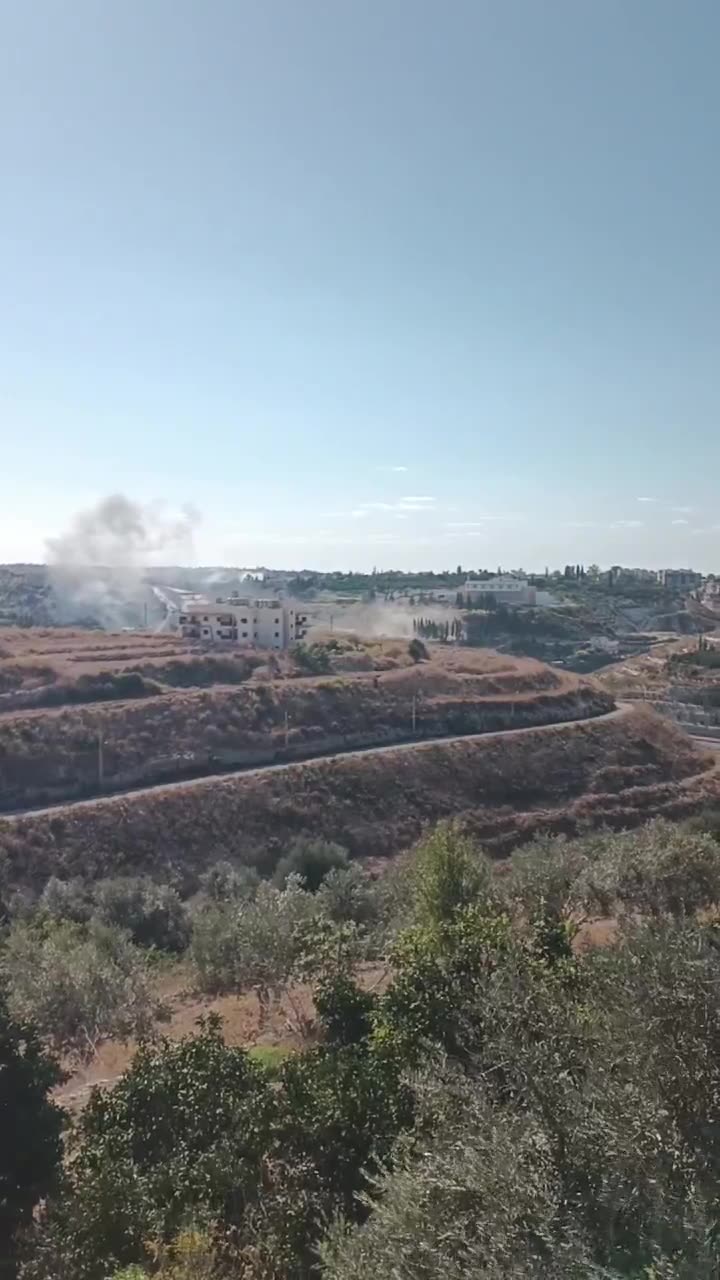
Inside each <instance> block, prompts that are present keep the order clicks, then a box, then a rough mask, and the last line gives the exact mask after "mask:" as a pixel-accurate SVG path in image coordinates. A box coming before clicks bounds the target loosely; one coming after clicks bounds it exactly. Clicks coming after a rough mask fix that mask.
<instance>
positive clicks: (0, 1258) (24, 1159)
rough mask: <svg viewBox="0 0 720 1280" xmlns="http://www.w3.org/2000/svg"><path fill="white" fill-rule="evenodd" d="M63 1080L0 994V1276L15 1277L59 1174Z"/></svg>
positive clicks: (37, 1042)
mask: <svg viewBox="0 0 720 1280" xmlns="http://www.w3.org/2000/svg"><path fill="white" fill-rule="evenodd" d="M61 1079H62V1073H61V1072H60V1070H59V1068H58V1065H57V1063H56V1062H54V1061H53V1059H52V1058H50V1057H49V1056H48V1054H47V1053H46V1052H45V1050H44V1049H43V1048H42V1046H41V1045H40V1042H39V1040H38V1038H37V1035H36V1033H35V1031H34V1030H33V1029H32V1028H31V1027H29V1026H27V1025H23V1024H21V1023H17V1022H14V1021H13V1020H12V1018H11V1017H10V1014H9V1012H8V1008H7V1004H6V1001H5V997H4V995H2V994H0V1123H1V1124H2V1141H0V1276H3V1277H4V1276H9V1275H11V1274H12V1260H13V1258H14V1254H15V1235H16V1231H17V1229H18V1227H20V1226H22V1225H23V1224H25V1223H28V1222H29V1221H30V1218H31V1215H32V1211H33V1208H34V1207H35V1205H36V1204H37V1202H38V1200H39V1199H40V1197H41V1196H43V1195H46V1194H47V1192H48V1191H49V1190H50V1187H51V1185H52V1184H53V1182H54V1180H55V1178H56V1176H57V1175H58V1174H59V1171H60V1157H61V1143H60V1134H61V1130H62V1120H63V1117H62V1113H61V1112H60V1111H59V1109H58V1108H57V1107H56V1106H55V1105H54V1103H52V1102H51V1101H50V1099H49V1096H48V1095H49V1092H50V1090H51V1089H52V1088H53V1086H54V1085H57V1084H59V1082H60V1081H61Z"/></svg>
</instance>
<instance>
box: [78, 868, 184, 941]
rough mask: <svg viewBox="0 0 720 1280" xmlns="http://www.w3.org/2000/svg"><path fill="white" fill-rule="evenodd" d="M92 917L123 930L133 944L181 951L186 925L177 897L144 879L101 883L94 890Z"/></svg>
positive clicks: (172, 890) (176, 894)
mask: <svg viewBox="0 0 720 1280" xmlns="http://www.w3.org/2000/svg"><path fill="white" fill-rule="evenodd" d="M93 898H94V915H95V916H96V918H97V919H98V920H100V921H102V922H103V923H104V924H108V925H113V926H116V927H117V928H119V929H126V930H127V932H128V933H129V934H130V936H131V938H132V940H133V942H136V943H137V944H138V945H139V946H143V947H159V948H160V949H161V950H162V951H184V949H185V947H186V946H187V945H188V942H189V939H190V925H189V922H188V919H187V913H186V911H185V908H184V907H183V904H182V902H181V900H180V896H179V894H178V893H177V892H176V890H175V889H173V888H171V887H170V885H158V884H155V883H154V882H153V881H152V880H148V879H145V878H144V877H118V878H117V879H113V880H101V881H100V882H99V883H98V884H97V885H96V886H95V889H94V893H93Z"/></svg>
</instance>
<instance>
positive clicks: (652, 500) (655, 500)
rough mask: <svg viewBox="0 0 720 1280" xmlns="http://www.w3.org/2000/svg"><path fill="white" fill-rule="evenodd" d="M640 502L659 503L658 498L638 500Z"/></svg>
mask: <svg viewBox="0 0 720 1280" xmlns="http://www.w3.org/2000/svg"><path fill="white" fill-rule="evenodd" d="M638 502H657V498H638Z"/></svg>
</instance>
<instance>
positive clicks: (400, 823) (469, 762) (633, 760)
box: [0, 707, 720, 886]
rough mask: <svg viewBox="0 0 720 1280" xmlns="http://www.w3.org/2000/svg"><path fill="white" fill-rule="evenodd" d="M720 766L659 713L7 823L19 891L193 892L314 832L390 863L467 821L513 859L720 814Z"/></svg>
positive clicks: (257, 776) (3, 847)
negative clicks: (529, 850) (609, 833)
mask: <svg viewBox="0 0 720 1280" xmlns="http://www.w3.org/2000/svg"><path fill="white" fill-rule="evenodd" d="M719 796H720V783H719V778H718V772H717V768H716V761H715V757H714V756H712V755H709V754H707V753H704V752H701V751H700V750H698V749H697V748H696V747H695V746H694V744H693V742H692V740H691V739H690V738H688V737H687V736H686V735H685V734H684V733H682V732H681V731H680V730H678V729H676V728H675V727H674V726H673V725H672V724H671V723H670V722H669V721H667V720H663V719H662V718H661V717H659V716H657V715H655V714H654V713H652V712H650V711H648V710H646V709H645V708H642V707H639V708H624V709H623V710H621V711H620V712H617V713H614V714H612V715H607V716H605V717H603V718H600V719H596V720H588V721H584V722H581V723H577V724H566V725H562V726H557V727H554V728H553V727H550V728H536V729H525V730H520V731H518V732H510V733H502V734H497V735H495V736H485V737H475V738H467V739H458V740H454V741H450V742H447V743H433V744H417V745H414V746H412V747H411V748H390V749H385V750H382V751H369V752H366V753H363V754H358V755H351V756H346V757H344V758H342V759H332V758H327V759H319V760H315V761H312V762H307V763H305V764H297V765H289V766H286V767H284V768H280V769H275V770H268V771H261V772H254V773H246V774H237V775H234V776H232V777H228V778H223V779H221V780H218V779H207V780H204V781H196V782H192V783H189V784H185V785H183V786H181V787H178V786H176V787H173V788H162V787H158V788H154V789H153V790H151V791H145V792H142V793H139V794H136V795H129V796H118V797H115V798H107V799H106V798H103V799H100V800H96V801H93V802H91V803H86V804H78V805H74V806H73V805H68V806H65V807H62V808H58V809H55V810H53V811H52V812H49V813H38V814H28V815H25V816H23V817H21V818H16V819H9V818H3V819H0V859H5V860H6V865H7V872H8V876H9V878H10V880H11V881H12V882H14V883H29V884H32V885H35V886H40V885H42V884H43V883H44V882H45V881H46V880H47V878H48V877H49V876H50V875H59V876H63V877H68V876H72V875H83V876H87V877H90V878H92V877H98V876H103V875H108V874H121V873H135V872H141V871H143V872H149V873H151V874H154V875H156V876H158V877H162V878H168V877H171V876H173V875H179V876H180V877H181V879H183V880H184V881H185V882H186V883H188V884H190V885H192V884H194V881H195V879H196V876H197V874H198V873H199V872H201V871H202V870H203V869H204V868H205V867H207V866H208V865H210V864H212V863H213V862H215V861H216V860H218V859H221V858H227V859H230V860H231V861H237V862H246V863H253V864H255V865H258V866H259V867H260V868H261V870H263V871H270V870H271V869H272V868H273V867H274V865H275V862H276V861H277V859H278V857H279V856H280V854H281V852H282V851H283V850H284V848H285V847H286V845H287V842H288V840H290V839H292V838H293V837H295V836H298V835H313V836H324V837H326V838H328V839H332V840H337V841H339V842H341V843H342V844H344V845H346V846H347V847H348V849H349V850H350V852H351V854H352V855H353V856H355V857H359V858H376V857H379V858H385V857H389V856H392V855H393V854H395V853H397V852H398V851H399V850H401V849H403V848H405V847H407V846H408V845H410V844H411V843H412V842H413V841H414V840H416V839H417V838H418V836H419V835H420V834H421V833H422V831H423V830H424V829H425V827H426V826H427V825H428V824H431V823H434V822H437V821H438V820H439V819H442V818H449V817H458V818H460V819H461V820H462V822H463V823H464V824H465V825H466V826H467V828H468V829H469V830H471V831H473V832H475V833H476V834H477V835H478V836H479V837H480V838H481V839H482V841H483V842H484V843H485V845H486V847H487V848H488V849H489V850H491V851H493V852H495V853H497V854H502V853H504V852H506V851H507V850H508V849H509V848H510V847H512V845H513V844H517V843H518V842H520V841H521V840H525V839H528V838H530V837H531V836H532V835H533V833H534V832H535V831H539V830H548V831H574V830H577V829H578V828H580V827H582V826H583V825H585V824H587V825H593V824H594V825H598V824H603V823H606V824H608V825H610V826H613V827H616V828H621V827H630V826H634V825H637V824H638V823H640V822H642V821H644V820H646V819H647V818H648V817H649V816H651V815H654V814H665V815H667V816H679V815H681V814H685V813H688V812H692V811H693V810H694V809H696V808H698V807H702V806H703V805H705V804H710V803H713V802H714V803H717V800H718V797H719Z"/></svg>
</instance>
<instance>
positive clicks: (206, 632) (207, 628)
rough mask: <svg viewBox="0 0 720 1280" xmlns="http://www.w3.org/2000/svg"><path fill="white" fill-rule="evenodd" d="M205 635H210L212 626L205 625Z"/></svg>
mask: <svg viewBox="0 0 720 1280" xmlns="http://www.w3.org/2000/svg"><path fill="white" fill-rule="evenodd" d="M203 635H204V636H209V635H210V628H209V627H203Z"/></svg>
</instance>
